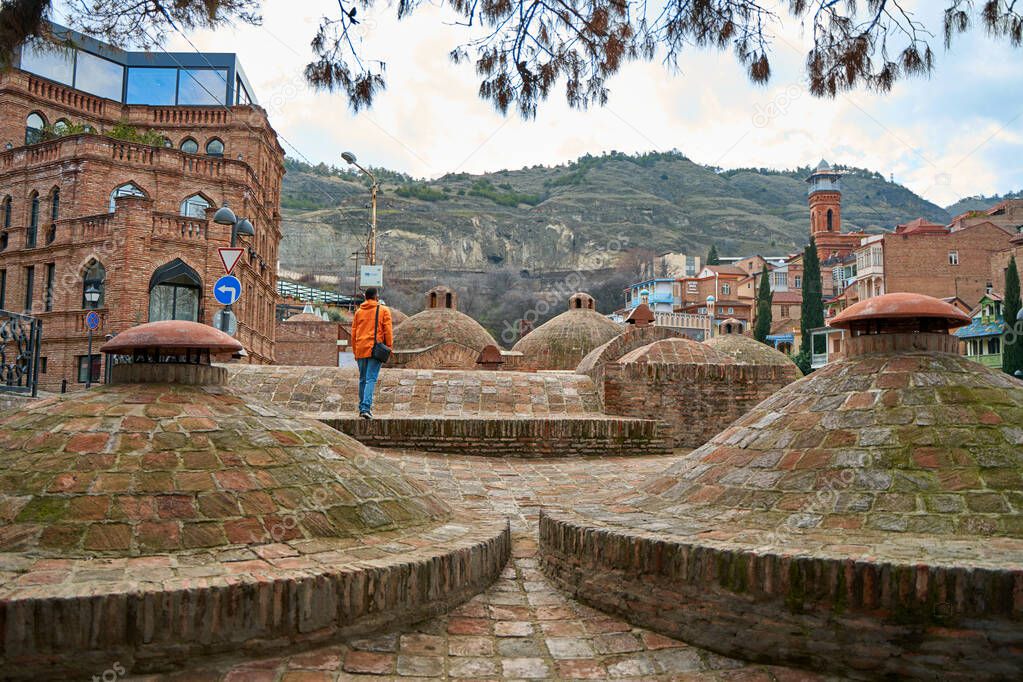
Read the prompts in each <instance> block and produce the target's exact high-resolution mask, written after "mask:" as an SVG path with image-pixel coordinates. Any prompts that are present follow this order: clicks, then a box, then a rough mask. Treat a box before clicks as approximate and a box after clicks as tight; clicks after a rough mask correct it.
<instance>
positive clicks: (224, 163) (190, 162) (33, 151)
mask: <svg viewBox="0 0 1023 682" xmlns="http://www.w3.org/2000/svg"><path fill="white" fill-rule="evenodd" d="M80 158H95V159H99V160H107V159H110V160H113V161H116V162H117V163H118V164H119V165H125V166H129V167H137V168H140V169H145V170H163V171H167V172H170V173H181V174H184V175H187V176H193V177H198V178H208V179H213V180H218V181H220V180H231V181H234V182H237V183H240V184H244V185H247V186H251V187H260V186H261V184H260V182H259V180H258V178H257V177H256V175H255V173H253V171H252V169H251V168H250V167H249V166H248V164H246V163H244V162H242V161H236V160H233V159H227V158H214V157H207V156H199V155H196V154H186V153H185V152H182V151H180V150H177V149H169V148H166V147H150V146H147V145H141V144H134V143H131V142H124V141H122V140H115V139H113V138H110V137H107V136H105V135H96V134H91V133H85V134H82V135H69V136H67V137H60V138H57V139H54V140H47V141H46V142H41V143H38V144H34V145H29V146H27V147H15V148H14V149H9V150H6V151H3V152H0V170H2V171H4V172H10V171H16V170H30V169H33V168H35V167H37V166H39V165H43V164H50V163H55V162H59V161H65V160H70V159H80Z"/></svg>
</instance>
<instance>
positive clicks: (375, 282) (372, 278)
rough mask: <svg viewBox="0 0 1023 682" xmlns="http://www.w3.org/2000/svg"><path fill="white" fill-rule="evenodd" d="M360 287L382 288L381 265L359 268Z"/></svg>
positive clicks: (382, 275) (382, 274) (382, 273)
mask: <svg viewBox="0 0 1023 682" xmlns="http://www.w3.org/2000/svg"><path fill="white" fill-rule="evenodd" d="M359 286H360V287H363V288H365V287H382V286H384V266H383V265H363V266H361V267H360V268H359Z"/></svg>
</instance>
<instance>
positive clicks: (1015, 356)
mask: <svg viewBox="0 0 1023 682" xmlns="http://www.w3.org/2000/svg"><path fill="white" fill-rule="evenodd" d="M1004 291H1005V294H1004V295H1005V299H1004V300H1003V303H1002V311H1003V312H1004V313H1005V324H1007V325H1009V326H1010V327H1012V326H1013V325H1015V324H1016V315H1018V314H1019V309H1020V294H1019V270H1018V269H1017V268H1016V260H1015V259H1014V258H1009V267H1008V269H1006V271H1005V290H1004ZM1020 331H1021V330H1019V329H1017V330H1016V333H1015V334H1006V335H1005V341H1006V343H1005V347H1004V348H1003V349H1002V369H1004V370H1005V371H1006V372H1007V373H1008V374H1015V372H1016V371H1017V370H1023V336H1021V335H1020V334H1019V332H1020ZM1009 339H1012V340H1013V342H1012V343H1008V341H1009Z"/></svg>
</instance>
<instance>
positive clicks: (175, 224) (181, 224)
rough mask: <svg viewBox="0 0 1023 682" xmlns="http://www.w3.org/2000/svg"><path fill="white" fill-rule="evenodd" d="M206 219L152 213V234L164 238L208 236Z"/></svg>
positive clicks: (206, 237)
mask: <svg viewBox="0 0 1023 682" xmlns="http://www.w3.org/2000/svg"><path fill="white" fill-rule="evenodd" d="M209 230H210V223H209V221H208V220H202V219H199V218H189V217H187V216H180V215H174V214H173V213H154V214H153V236H154V237H162V238H164V239H185V240H193V239H203V240H207V239H209V238H210V235H209Z"/></svg>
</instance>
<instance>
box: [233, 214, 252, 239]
mask: <svg viewBox="0 0 1023 682" xmlns="http://www.w3.org/2000/svg"><path fill="white" fill-rule="evenodd" d="M234 232H235V234H237V235H239V236H242V237H254V236H256V228H254V227H253V226H252V223H250V222H249V219H248V218H242V219H241V220H239V221H238V224H237V225H235V228H234Z"/></svg>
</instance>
